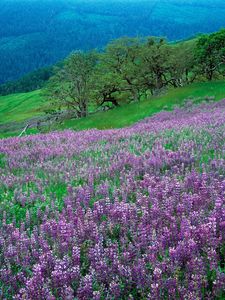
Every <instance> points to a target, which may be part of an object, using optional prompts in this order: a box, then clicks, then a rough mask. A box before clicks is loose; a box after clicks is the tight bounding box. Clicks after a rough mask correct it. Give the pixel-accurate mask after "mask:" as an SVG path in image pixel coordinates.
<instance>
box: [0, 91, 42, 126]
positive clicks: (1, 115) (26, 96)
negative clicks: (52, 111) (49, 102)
mask: <svg viewBox="0 0 225 300" xmlns="http://www.w3.org/2000/svg"><path fill="white" fill-rule="evenodd" d="M40 115H43V100H42V97H41V91H40V90H37V91H34V92H30V93H21V94H12V95H7V96H1V97H0V125H1V124H7V123H10V122H21V121H26V120H28V119H31V118H33V117H36V116H40Z"/></svg>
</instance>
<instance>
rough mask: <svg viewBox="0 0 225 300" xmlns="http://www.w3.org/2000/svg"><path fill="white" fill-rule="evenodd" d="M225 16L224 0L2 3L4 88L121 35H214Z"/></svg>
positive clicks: (4, 0)
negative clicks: (79, 51) (28, 73)
mask: <svg viewBox="0 0 225 300" xmlns="http://www.w3.org/2000/svg"><path fill="white" fill-rule="evenodd" d="M224 15H225V1H224V0H214V1H212V0H208V1H207V0H183V1H182V0H148V1H145V0H136V1H135V0H88V1H87V0H86V1H85V0H84V1H78V0H77V1H76V0H64V1H63V0H1V1H0V83H3V82H6V81H9V80H13V79H16V78H18V77H20V76H22V75H24V74H26V73H27V72H30V71H33V70H35V69H38V68H41V67H43V66H46V65H51V64H53V63H55V62H56V61H58V60H61V59H63V58H64V57H65V56H66V55H68V53H70V52H71V51H73V50H76V49H82V50H88V49H92V48H96V47H97V48H101V47H103V46H104V45H105V44H106V43H107V42H108V41H110V40H112V39H114V38H118V37H120V36H149V35H157V36H164V37H167V38H168V39H169V40H180V39H184V38H188V37H191V36H194V35H196V34H198V33H203V32H212V31H215V30H218V29H219V28H221V27H223V26H224V25H225V18H224Z"/></svg>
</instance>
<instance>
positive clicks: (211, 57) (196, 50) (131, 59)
mask: <svg viewBox="0 0 225 300" xmlns="http://www.w3.org/2000/svg"><path fill="white" fill-rule="evenodd" d="M224 75H225V30H221V31H219V32H217V33H214V34H211V35H203V36H201V37H199V38H198V39H194V40H190V41H186V42H182V43H173V44H171V43H168V42H166V40H165V39H163V38H156V37H149V38H145V39H140V38H120V39H118V40H114V41H113V42H111V43H109V44H108V45H107V47H106V49H105V51H104V52H101V53H100V52H86V53H84V52H75V53H72V54H71V55H70V56H69V57H68V58H67V59H66V60H65V63H64V66H63V68H59V69H58V70H57V71H56V74H55V75H54V76H53V77H52V78H51V79H50V81H49V83H48V85H47V88H46V89H45V93H44V95H45V96H46V97H47V98H48V99H49V100H50V102H51V111H54V112H55V111H56V110H59V111H64V112H65V111H68V112H69V113H70V115H72V116H74V117H85V116H87V114H88V112H89V111H90V107H93V106H95V105H96V104H97V105H98V106H101V107H102V106H103V107H104V106H106V105H107V106H108V105H109V106H119V105H120V104H121V102H124V101H126V102H131V101H139V99H140V98H141V97H142V96H145V97H146V95H147V94H152V95H154V94H156V93H159V92H161V91H162V90H164V89H167V88H168V87H169V86H172V87H174V88H177V87H180V86H184V85H187V84H190V83H192V82H193V81H197V80H198V81H199V80H212V79H214V78H220V77H223V76H224Z"/></svg>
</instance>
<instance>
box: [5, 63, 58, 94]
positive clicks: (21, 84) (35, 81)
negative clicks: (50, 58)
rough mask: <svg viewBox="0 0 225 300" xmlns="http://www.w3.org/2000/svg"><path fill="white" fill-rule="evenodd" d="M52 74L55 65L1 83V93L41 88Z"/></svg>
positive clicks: (24, 91) (22, 91)
mask: <svg viewBox="0 0 225 300" xmlns="http://www.w3.org/2000/svg"><path fill="white" fill-rule="evenodd" d="M51 76H53V67H45V68H42V69H40V70H37V71H34V72H32V73H29V74H27V75H25V76H24V77H22V78H20V79H18V80H16V81H11V82H8V83H5V84H2V85H0V95H2V96H6V95H9V94H15V93H27V92H31V91H34V90H38V89H41V88H43V87H44V85H45V84H46V82H47V81H48V80H49V78H50V77H51Z"/></svg>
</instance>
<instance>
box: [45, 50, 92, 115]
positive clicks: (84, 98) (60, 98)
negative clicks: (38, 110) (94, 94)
mask: <svg viewBox="0 0 225 300" xmlns="http://www.w3.org/2000/svg"><path fill="white" fill-rule="evenodd" d="M96 60H97V55H96V54H95V53H94V52H90V53H83V52H74V53H72V54H71V55H70V56H69V57H68V58H67V59H66V60H65V63H64V66H63V68H61V69H59V70H58V71H57V72H56V74H55V75H54V76H53V77H52V78H51V79H50V81H49V84H48V86H47V87H46V89H45V91H44V95H45V97H46V98H47V99H49V100H50V104H51V108H50V109H51V111H52V110H53V111H54V110H55V109H56V110H67V111H69V113H72V115H73V116H75V117H86V116H87V114H88V102H89V100H90V96H89V95H90V78H91V76H92V73H93V71H94V67H95V65H96Z"/></svg>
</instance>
